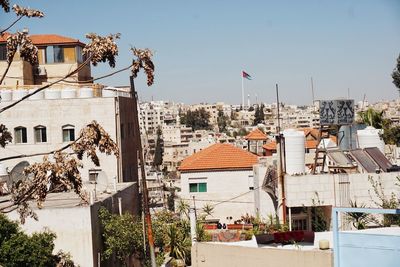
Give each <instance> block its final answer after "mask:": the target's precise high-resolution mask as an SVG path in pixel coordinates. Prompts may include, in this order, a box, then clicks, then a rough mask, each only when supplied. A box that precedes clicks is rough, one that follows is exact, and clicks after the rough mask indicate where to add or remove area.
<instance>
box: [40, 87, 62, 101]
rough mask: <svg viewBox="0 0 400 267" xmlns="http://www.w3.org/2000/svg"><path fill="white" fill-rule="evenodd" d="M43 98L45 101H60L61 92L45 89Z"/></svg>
mask: <svg viewBox="0 0 400 267" xmlns="http://www.w3.org/2000/svg"><path fill="white" fill-rule="evenodd" d="M44 97H45V98H46V99H60V98H61V91H60V90H59V89H46V91H45V92H44Z"/></svg>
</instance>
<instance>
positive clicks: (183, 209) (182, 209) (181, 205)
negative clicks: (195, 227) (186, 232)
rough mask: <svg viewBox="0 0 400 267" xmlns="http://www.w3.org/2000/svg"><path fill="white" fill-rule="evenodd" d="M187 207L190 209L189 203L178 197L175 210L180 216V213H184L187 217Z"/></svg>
mask: <svg viewBox="0 0 400 267" xmlns="http://www.w3.org/2000/svg"><path fill="white" fill-rule="evenodd" d="M189 209H190V205H189V203H187V202H186V201H185V200H183V199H180V200H179V202H178V206H177V207H176V211H177V212H178V213H179V215H181V216H182V214H184V215H185V216H186V218H189Z"/></svg>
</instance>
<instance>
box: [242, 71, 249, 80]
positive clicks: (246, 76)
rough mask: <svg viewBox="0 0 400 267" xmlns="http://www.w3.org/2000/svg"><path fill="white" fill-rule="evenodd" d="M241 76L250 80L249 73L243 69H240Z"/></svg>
mask: <svg viewBox="0 0 400 267" xmlns="http://www.w3.org/2000/svg"><path fill="white" fill-rule="evenodd" d="M242 77H243V78H246V79H247V80H251V76H250V74H248V73H246V72H245V71H242Z"/></svg>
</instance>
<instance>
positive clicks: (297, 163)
mask: <svg viewBox="0 0 400 267" xmlns="http://www.w3.org/2000/svg"><path fill="white" fill-rule="evenodd" d="M283 136H284V137H285V159H286V161H285V162H286V173H287V174H290V175H293V174H301V173H304V172H305V147H304V142H305V136H304V132H303V131H297V130H294V129H287V130H284V131H283Z"/></svg>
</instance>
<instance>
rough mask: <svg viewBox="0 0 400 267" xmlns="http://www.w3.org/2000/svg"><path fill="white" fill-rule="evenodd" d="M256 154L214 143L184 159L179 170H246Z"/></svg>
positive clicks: (228, 145)
mask: <svg viewBox="0 0 400 267" xmlns="http://www.w3.org/2000/svg"><path fill="white" fill-rule="evenodd" d="M256 163H257V156H256V155H254V154H252V153H250V152H247V151H246V150H243V149H240V148H237V147H234V146H233V145H230V144H220V143H219V144H214V145H212V146H209V147H207V148H206V149H203V150H201V151H199V152H197V153H195V154H193V155H192V156H190V157H188V158H186V159H184V160H183V161H182V163H181V166H180V167H179V170H180V171H181V172H190V171H207V170H248V169H251V168H252V167H253V165H254V164H256Z"/></svg>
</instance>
